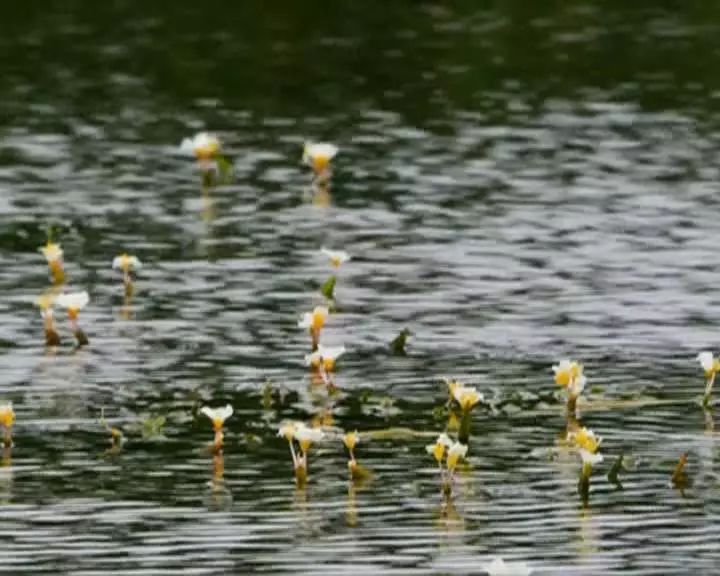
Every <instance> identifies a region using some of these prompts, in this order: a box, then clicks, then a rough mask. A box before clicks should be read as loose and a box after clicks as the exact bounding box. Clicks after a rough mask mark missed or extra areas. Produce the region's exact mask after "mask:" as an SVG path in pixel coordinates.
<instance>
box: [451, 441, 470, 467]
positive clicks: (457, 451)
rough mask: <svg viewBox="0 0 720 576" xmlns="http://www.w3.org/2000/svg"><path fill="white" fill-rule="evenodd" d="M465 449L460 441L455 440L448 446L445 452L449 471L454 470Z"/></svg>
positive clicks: (463, 455)
mask: <svg viewBox="0 0 720 576" xmlns="http://www.w3.org/2000/svg"><path fill="white" fill-rule="evenodd" d="M467 450H468V447H467V446H466V445H465V444H461V443H460V442H455V443H454V444H453V445H452V446H450V448H448V453H447V469H448V470H451V471H452V470H455V467H456V466H457V463H458V460H459V459H460V458H465V455H466V454H467Z"/></svg>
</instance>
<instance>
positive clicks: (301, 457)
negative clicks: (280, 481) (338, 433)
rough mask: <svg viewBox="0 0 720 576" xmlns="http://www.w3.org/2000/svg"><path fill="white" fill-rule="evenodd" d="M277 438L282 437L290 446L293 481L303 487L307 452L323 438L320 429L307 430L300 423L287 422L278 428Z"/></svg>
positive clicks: (306, 471) (305, 476) (306, 427)
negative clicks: (293, 473) (293, 472)
mask: <svg viewBox="0 0 720 576" xmlns="http://www.w3.org/2000/svg"><path fill="white" fill-rule="evenodd" d="M278 436H282V437H283V438H285V439H286V440H287V441H288V444H289V445H290V454H291V455H292V460H293V469H294V471H295V481H296V483H297V485H298V487H303V486H304V485H305V484H306V483H307V478H308V452H309V450H310V446H311V445H312V444H313V443H314V442H319V441H320V440H322V438H323V436H324V435H323V432H322V430H321V429H320V428H309V427H308V426H306V425H305V424H303V423H301V422H289V423H285V424H283V425H282V426H280V429H279V430H278ZM295 443H297V450H296V449H295Z"/></svg>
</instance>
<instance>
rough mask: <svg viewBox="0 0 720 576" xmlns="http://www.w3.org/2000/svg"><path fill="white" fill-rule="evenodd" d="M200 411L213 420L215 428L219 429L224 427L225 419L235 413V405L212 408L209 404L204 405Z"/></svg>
mask: <svg viewBox="0 0 720 576" xmlns="http://www.w3.org/2000/svg"><path fill="white" fill-rule="evenodd" d="M200 412H201V413H202V414H204V415H205V416H207V417H208V418H210V420H212V423H213V428H215V430H219V429H220V428H222V427H223V424H224V423H225V420H227V419H228V418H230V416H232V415H233V407H232V406H231V405H230V404H227V405H225V406H224V407H222V408H210V407H209V406H203V407H202V409H201V410H200Z"/></svg>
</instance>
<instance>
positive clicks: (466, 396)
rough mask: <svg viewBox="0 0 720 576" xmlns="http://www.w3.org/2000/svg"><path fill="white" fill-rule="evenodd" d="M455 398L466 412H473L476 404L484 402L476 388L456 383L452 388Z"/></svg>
mask: <svg viewBox="0 0 720 576" xmlns="http://www.w3.org/2000/svg"><path fill="white" fill-rule="evenodd" d="M451 390H452V395H453V398H455V400H456V401H457V403H458V404H460V407H461V408H462V409H463V410H465V411H468V410H471V409H472V407H473V406H475V404H477V403H478V402H482V401H483V400H484V397H483V395H482V394H481V393H480V392H478V391H477V388H475V387H474V386H464V385H463V384H459V383H456V384H455V385H454V386H452V387H451Z"/></svg>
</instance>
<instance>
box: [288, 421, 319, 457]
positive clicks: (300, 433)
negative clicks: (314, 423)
mask: <svg viewBox="0 0 720 576" xmlns="http://www.w3.org/2000/svg"><path fill="white" fill-rule="evenodd" d="M323 436H324V434H323V432H322V430H320V428H308V427H307V426H305V424H302V423H300V424H298V425H297V426H295V431H294V433H293V437H294V438H295V440H297V443H298V444H300V450H302V452H307V451H308V450H310V445H311V444H312V443H313V442H319V441H320V440H322V439H323Z"/></svg>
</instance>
